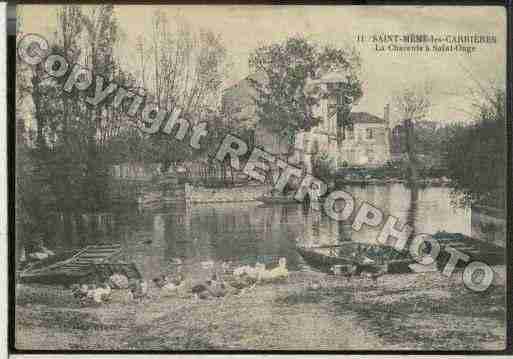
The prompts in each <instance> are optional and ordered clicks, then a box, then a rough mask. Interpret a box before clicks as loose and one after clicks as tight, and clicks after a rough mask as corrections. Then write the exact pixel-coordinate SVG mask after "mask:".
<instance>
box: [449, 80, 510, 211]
mask: <svg viewBox="0 0 513 359" xmlns="http://www.w3.org/2000/svg"><path fill="white" fill-rule="evenodd" d="M482 98H484V99H485V101H484V102H481V103H479V104H478V111H477V113H476V116H477V118H476V121H475V122H474V123H472V124H470V125H466V126H465V125H460V126H458V128H457V130H456V131H452V136H450V138H449V139H448V141H447V144H446V154H445V156H444V163H445V167H446V168H447V171H448V176H449V178H450V179H451V180H452V182H453V185H454V187H455V190H456V193H457V194H459V195H461V196H462V199H461V201H460V204H462V205H469V204H472V203H475V202H481V203H485V204H488V205H491V206H496V207H498V208H504V201H505V189H506V188H505V186H506V182H505V179H506V153H507V150H506V102H505V99H506V97H505V92H504V90H501V89H493V90H492V91H491V95H490V96H483V97H482Z"/></svg>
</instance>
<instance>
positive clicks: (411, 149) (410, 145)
mask: <svg viewBox="0 0 513 359" xmlns="http://www.w3.org/2000/svg"><path fill="white" fill-rule="evenodd" d="M404 129H405V135H406V154H407V156H408V182H409V183H410V184H415V183H417V180H418V177H419V174H418V161H417V154H416V153H415V134H414V125H413V121H412V120H410V119H407V120H404Z"/></svg>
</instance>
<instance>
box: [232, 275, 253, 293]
mask: <svg viewBox="0 0 513 359" xmlns="http://www.w3.org/2000/svg"><path fill="white" fill-rule="evenodd" d="M256 282H257V281H256V280H255V279H253V278H251V277H249V276H248V275H247V273H243V274H241V275H233V276H232V277H231V278H230V279H229V280H228V284H229V285H230V286H231V287H232V288H235V289H236V290H237V293H236V294H242V293H243V292H244V291H245V290H246V288H249V289H251V288H253V287H254V286H255V285H256Z"/></svg>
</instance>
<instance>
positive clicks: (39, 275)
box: [18, 244, 141, 286]
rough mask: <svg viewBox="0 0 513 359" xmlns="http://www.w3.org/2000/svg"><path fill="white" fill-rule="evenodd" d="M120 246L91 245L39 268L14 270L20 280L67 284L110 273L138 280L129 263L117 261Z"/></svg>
mask: <svg viewBox="0 0 513 359" xmlns="http://www.w3.org/2000/svg"><path fill="white" fill-rule="evenodd" d="M120 253H121V246H120V245H118V244H113V245H92V246H88V247H85V248H83V249H81V250H79V251H78V252H76V253H75V254H74V255H72V256H71V257H69V258H67V259H64V260H61V261H58V262H56V263H53V264H50V265H47V266H43V267H38V268H34V267H28V268H26V269H24V270H22V271H20V272H18V280H19V282H21V283H39V284H56V285H64V286H67V285H70V284H73V283H79V282H81V281H85V280H91V281H92V280H97V281H105V280H106V279H108V278H109V277H110V276H111V275H112V274H114V273H119V274H123V275H126V276H127V277H128V278H129V279H130V278H136V279H140V278H141V274H140V273H139V271H138V270H137V267H136V266H135V264H133V263H126V262H120V261H119V260H118V259H119V256H120Z"/></svg>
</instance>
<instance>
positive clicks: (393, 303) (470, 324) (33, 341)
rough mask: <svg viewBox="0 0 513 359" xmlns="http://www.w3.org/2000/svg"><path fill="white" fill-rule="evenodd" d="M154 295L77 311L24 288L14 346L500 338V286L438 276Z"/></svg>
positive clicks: (382, 344) (497, 341)
mask: <svg viewBox="0 0 513 359" xmlns="http://www.w3.org/2000/svg"><path fill="white" fill-rule="evenodd" d="M319 283H320V284H321V288H318V285H319ZM312 284H314V285H315V286H314V285H312ZM151 294H152V297H151V298H148V299H145V300H144V301H143V302H141V303H129V304H122V303H111V304H108V305H104V306H101V307H95V308H80V307H79V306H78V305H77V303H76V302H73V301H72V300H71V301H70V298H71V295H70V293H69V291H61V292H60V294H56V290H55V289H52V290H50V289H48V288H47V289H42V288H30V287H21V288H19V289H18V305H17V306H16V315H17V337H16V340H17V347H18V348H20V349H50V350H51V349H90V350H95V349H96V350H97V349H100V348H101V349H106V350H108V349H110V350H119V349H123V350H208V349H210V350H216V349H218V350H222V349H224V350H230V349H232V350H234V349H235V350H237V349H238V350H252V349H254V350H265V349H268V350H270V349H276V350H287V349H288V350H323V349H324V350H351V349H356V350H357V349H360V350H363V349H370V350H379V349H389V350H390V349H428V350H429V349H446V350H447V349H500V348H501V345H503V343H504V338H505V308H504V284H499V285H497V286H496V287H494V289H493V290H492V291H490V292H489V293H484V294H482V295H481V294H475V293H471V292H469V291H465V289H464V288H463V287H462V284H461V283H460V282H459V281H458V279H457V278H456V277H455V278H451V279H450V280H449V279H447V278H445V277H442V276H441V275H440V274H438V273H435V274H425V275H404V276H384V277H382V278H380V284H379V285H378V286H374V285H372V284H371V283H368V282H366V281H362V280H356V281H353V282H351V283H347V282H345V281H341V280H340V279H337V278H333V279H326V277H325V276H323V275H319V274H316V273H293V274H292V275H291V277H290V278H289V280H288V282H287V283H283V284H272V285H263V286H257V287H256V288H254V290H252V291H248V292H246V293H244V294H242V295H239V296H234V295H231V296H227V297H225V298H221V299H210V300H197V301H194V300H192V299H191V298H190V297H183V298H180V297H178V298H177V297H171V298H162V297H160V296H159V295H158V294H157V293H151ZM476 323H481V324H480V325H476ZM435 333H436V335H435Z"/></svg>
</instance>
